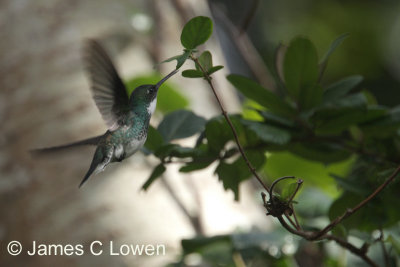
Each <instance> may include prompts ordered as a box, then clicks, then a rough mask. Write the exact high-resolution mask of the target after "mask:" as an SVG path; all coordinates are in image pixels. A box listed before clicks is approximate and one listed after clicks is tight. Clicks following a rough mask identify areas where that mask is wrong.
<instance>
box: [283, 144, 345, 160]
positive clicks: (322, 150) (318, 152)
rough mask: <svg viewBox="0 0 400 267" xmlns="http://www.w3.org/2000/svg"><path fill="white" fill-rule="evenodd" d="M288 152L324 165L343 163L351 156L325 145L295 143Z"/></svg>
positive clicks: (342, 150) (335, 147)
mask: <svg viewBox="0 0 400 267" xmlns="http://www.w3.org/2000/svg"><path fill="white" fill-rule="evenodd" d="M289 151H290V152H292V153H294V154H296V155H299V156H301V157H303V158H305V159H309V160H312V161H318V162H323V163H325V164H328V163H333V162H339V161H343V160H345V159H348V158H349V157H350V155H351V154H350V153H349V152H348V151H346V150H344V149H343V148H341V147H338V146H335V145H332V144H325V143H315V144H312V143H295V144H291V145H290V147H289Z"/></svg>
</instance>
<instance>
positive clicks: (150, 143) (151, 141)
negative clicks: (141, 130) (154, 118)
mask: <svg viewBox="0 0 400 267" xmlns="http://www.w3.org/2000/svg"><path fill="white" fill-rule="evenodd" d="M163 143H164V139H163V137H162V136H161V134H160V133H159V132H158V131H157V130H156V129H155V128H154V127H153V126H151V125H150V126H149V130H148V132H147V140H146V143H145V144H144V146H145V147H146V148H147V149H148V150H150V151H153V152H154V151H156V150H157V149H158V148H159V147H161V146H162V145H163Z"/></svg>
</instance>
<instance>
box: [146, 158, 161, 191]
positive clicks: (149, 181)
mask: <svg viewBox="0 0 400 267" xmlns="http://www.w3.org/2000/svg"><path fill="white" fill-rule="evenodd" d="M165 170H166V168H165V166H164V165H163V164H162V163H160V164H158V165H157V167H155V168H154V170H153V172H152V173H151V175H150V177H149V178H148V179H147V181H146V182H145V183H144V184H143V186H142V189H143V190H145V191H146V190H147V189H148V188H149V186H150V185H151V184H152V183H153V182H154V181H155V180H156V179H157V178H158V177H160V176H161V175H162V174H163V173H164V172H165Z"/></svg>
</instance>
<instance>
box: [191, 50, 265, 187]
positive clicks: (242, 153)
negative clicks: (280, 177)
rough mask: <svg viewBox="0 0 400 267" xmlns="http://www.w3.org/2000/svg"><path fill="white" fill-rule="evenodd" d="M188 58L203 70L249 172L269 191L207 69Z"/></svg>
mask: <svg viewBox="0 0 400 267" xmlns="http://www.w3.org/2000/svg"><path fill="white" fill-rule="evenodd" d="M190 58H191V59H192V60H193V61H194V62H195V64H197V65H198V66H199V68H200V70H201V72H203V75H204V78H205V79H206V81H207V83H208V85H209V86H210V88H211V90H212V91H213V93H214V96H215V98H216V99H217V102H218V105H219V107H220V109H221V112H222V115H223V116H224V117H225V120H226V121H227V123H228V125H229V127H230V128H231V130H232V133H233V136H234V138H235V142H236V145H237V146H238V148H239V152H240V154H241V155H242V158H243V160H244V161H245V162H246V165H247V167H248V168H249V170H250V172H251V173H252V174H253V175H254V177H255V178H256V179H257V181H258V182H259V183H260V184H261V185H262V187H263V188H264V189H265V190H266V191H267V192H268V193H269V192H270V190H269V188H268V186H267V185H266V184H265V183H264V182H263V180H262V179H261V178H260V176H258V174H257V171H256V169H255V168H254V167H253V165H252V164H251V162H250V161H249V159H248V158H247V156H246V154H245V152H244V149H243V147H242V145H241V144H240V141H239V136H238V134H237V132H236V129H235V127H234V126H233V124H232V121H231V119H230V118H229V116H228V113H227V112H226V110H225V108H224V106H223V105H222V102H221V100H220V98H219V96H218V94H217V91H216V90H215V87H214V85H213V83H212V81H211V77H210V75H208V73H207V71H206V70H205V69H204V68H203V66H202V65H201V64H200V62H199V60H198V59H197V58H196V57H194V56H193V55H191V56H190Z"/></svg>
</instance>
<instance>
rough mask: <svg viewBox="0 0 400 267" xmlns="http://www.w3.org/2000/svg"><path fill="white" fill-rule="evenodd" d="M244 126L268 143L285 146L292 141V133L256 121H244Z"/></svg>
mask: <svg viewBox="0 0 400 267" xmlns="http://www.w3.org/2000/svg"><path fill="white" fill-rule="evenodd" d="M242 122H243V124H244V125H246V126H247V127H249V129H251V130H252V131H254V132H255V133H256V134H257V136H258V137H259V138H260V139H261V140H263V141H264V142H267V143H273V144H277V145H284V144H287V143H289V141H290V138H291V136H290V133H289V132H288V131H286V130H284V129H282V128H278V127H275V126H271V125H267V124H263V123H260V122H256V121H249V120H242Z"/></svg>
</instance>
